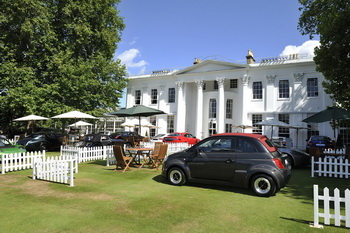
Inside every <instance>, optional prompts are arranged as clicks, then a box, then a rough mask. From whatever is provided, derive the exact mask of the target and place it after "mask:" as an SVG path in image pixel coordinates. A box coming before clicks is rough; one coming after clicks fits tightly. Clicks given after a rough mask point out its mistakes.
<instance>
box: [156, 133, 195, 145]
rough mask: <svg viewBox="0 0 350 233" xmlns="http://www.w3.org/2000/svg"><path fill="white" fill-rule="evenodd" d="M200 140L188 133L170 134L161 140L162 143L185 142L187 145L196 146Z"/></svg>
mask: <svg viewBox="0 0 350 233" xmlns="http://www.w3.org/2000/svg"><path fill="white" fill-rule="evenodd" d="M199 141H200V140H199V139H197V138H196V137H195V136H193V135H192V134H190V133H171V134H169V135H168V136H166V137H164V138H163V142H168V143H169V142H170V143H177V142H187V143H188V144H196V143H197V142H199Z"/></svg>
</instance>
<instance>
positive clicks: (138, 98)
mask: <svg viewBox="0 0 350 233" xmlns="http://www.w3.org/2000/svg"><path fill="white" fill-rule="evenodd" d="M139 104H141V91H140V90H136V91H135V105H139Z"/></svg>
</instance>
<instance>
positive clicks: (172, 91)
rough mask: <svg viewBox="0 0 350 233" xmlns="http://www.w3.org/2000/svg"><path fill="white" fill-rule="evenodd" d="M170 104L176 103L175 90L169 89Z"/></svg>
mask: <svg viewBox="0 0 350 233" xmlns="http://www.w3.org/2000/svg"><path fill="white" fill-rule="evenodd" d="M168 102H169V103H175V88H169V92H168Z"/></svg>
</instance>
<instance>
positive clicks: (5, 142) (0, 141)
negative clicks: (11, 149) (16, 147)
mask: <svg viewBox="0 0 350 233" xmlns="http://www.w3.org/2000/svg"><path fill="white" fill-rule="evenodd" d="M9 145H11V143H10V142H9V141H8V140H7V139H5V138H0V146H9Z"/></svg>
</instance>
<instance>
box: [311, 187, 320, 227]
mask: <svg viewBox="0 0 350 233" xmlns="http://www.w3.org/2000/svg"><path fill="white" fill-rule="evenodd" d="M313 227H316V228H320V227H322V226H321V225H320V224H319V222H318V185H317V184H314V225H313Z"/></svg>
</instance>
